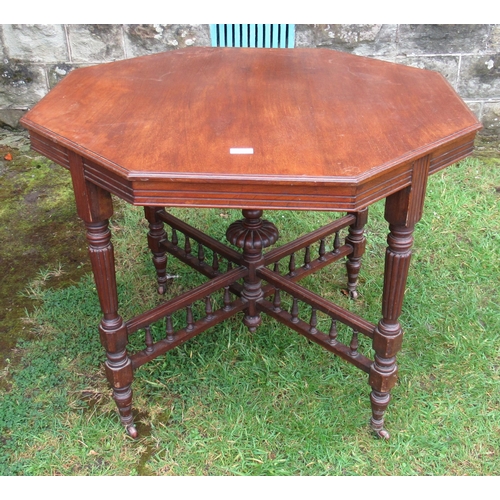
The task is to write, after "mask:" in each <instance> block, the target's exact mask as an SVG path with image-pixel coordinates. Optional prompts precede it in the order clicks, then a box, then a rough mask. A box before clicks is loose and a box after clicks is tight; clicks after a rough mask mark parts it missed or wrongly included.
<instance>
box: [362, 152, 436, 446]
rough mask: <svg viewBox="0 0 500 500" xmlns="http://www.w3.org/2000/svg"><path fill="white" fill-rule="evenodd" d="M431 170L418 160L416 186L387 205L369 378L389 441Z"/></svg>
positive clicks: (375, 421)
mask: <svg viewBox="0 0 500 500" xmlns="http://www.w3.org/2000/svg"><path fill="white" fill-rule="evenodd" d="M428 167H429V158H428V157H424V158H421V159H420V160H417V161H415V163H414V165H413V176H412V185H411V186H409V187H408V188H405V189H403V190H401V191H398V192H397V193H394V194H393V195H391V196H389V197H388V198H387V200H386V206H385V218H386V220H387V221H388V222H389V231H390V232H389V236H388V237H387V243H388V247H387V251H386V254H385V271H384V290H383V297H382V319H381V320H380V321H379V323H378V325H377V328H376V329H375V332H374V335H373V349H374V351H375V360H374V363H373V364H372V366H371V370H370V375H369V384H370V385H371V387H372V393H371V396H370V400H371V405H372V417H371V421H370V425H371V427H372V429H373V430H374V431H375V433H376V434H377V435H378V436H380V437H383V438H385V439H388V438H389V433H388V432H387V430H386V429H385V428H384V413H385V410H386V408H387V405H388V404H389V401H390V399H391V396H390V391H391V389H392V388H393V387H394V385H395V384H396V380H397V372H398V367H397V364H396V354H397V352H398V351H399V350H400V349H401V345H402V342H403V331H402V328H401V325H400V323H399V316H400V314H401V311H402V307H403V298H404V292H405V288H406V280H407V277H408V269H409V267H410V259H411V247H412V244H413V230H414V227H415V224H416V222H418V221H419V220H420V218H421V216H422V209H423V203H424V197H425V188H426V184H427V176H428Z"/></svg>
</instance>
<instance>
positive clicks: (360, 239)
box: [346, 208, 368, 299]
mask: <svg viewBox="0 0 500 500" xmlns="http://www.w3.org/2000/svg"><path fill="white" fill-rule="evenodd" d="M367 220H368V209H367V208H365V209H364V210H361V211H359V212H357V213H356V222H355V223H354V224H352V225H351V226H349V234H348V236H347V238H346V243H348V244H349V245H351V246H352V248H353V251H352V253H351V254H350V255H348V256H347V262H346V267H347V289H348V291H349V296H350V297H351V298H352V299H357V298H358V290H357V287H358V276H359V270H360V269H361V258H362V257H363V254H364V252H365V246H366V238H365V234H364V227H365V224H366V222H367Z"/></svg>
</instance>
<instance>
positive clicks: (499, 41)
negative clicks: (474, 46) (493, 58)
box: [486, 24, 500, 52]
mask: <svg viewBox="0 0 500 500" xmlns="http://www.w3.org/2000/svg"><path fill="white" fill-rule="evenodd" d="M490 27H491V28H490V29H491V32H490V36H489V37H488V43H487V46H486V49H487V50H488V51H490V52H500V24H490Z"/></svg>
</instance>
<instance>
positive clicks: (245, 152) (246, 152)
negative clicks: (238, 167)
mask: <svg viewBox="0 0 500 500" xmlns="http://www.w3.org/2000/svg"><path fill="white" fill-rule="evenodd" d="M229 154H232V155H253V148H229Z"/></svg>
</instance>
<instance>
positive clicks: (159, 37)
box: [124, 24, 211, 57]
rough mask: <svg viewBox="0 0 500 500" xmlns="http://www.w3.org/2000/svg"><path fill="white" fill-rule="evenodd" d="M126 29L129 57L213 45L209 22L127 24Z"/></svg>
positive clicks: (126, 44)
mask: <svg viewBox="0 0 500 500" xmlns="http://www.w3.org/2000/svg"><path fill="white" fill-rule="evenodd" d="M124 30H125V37H124V39H125V51H126V54H127V57H136V56H142V55H146V54H154V53H156V52H164V51H166V50H172V49H180V48H184V47H190V46H193V45H196V46H205V47H207V46H210V45H211V43H210V27H209V25H208V24H127V25H125V27H124Z"/></svg>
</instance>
